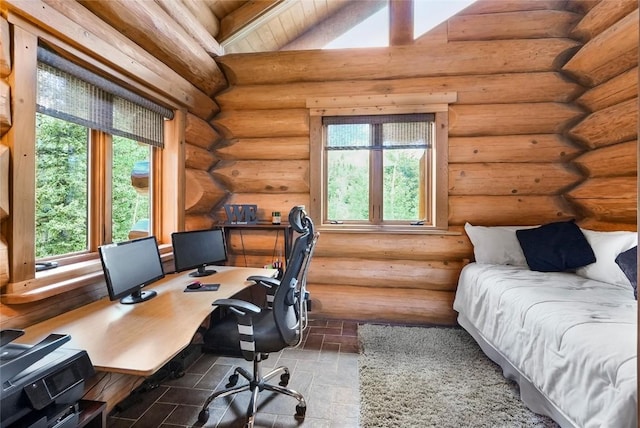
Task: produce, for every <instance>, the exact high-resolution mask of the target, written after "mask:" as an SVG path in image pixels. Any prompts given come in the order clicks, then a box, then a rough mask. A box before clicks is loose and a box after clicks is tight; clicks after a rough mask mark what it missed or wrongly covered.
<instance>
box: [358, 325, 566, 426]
mask: <svg viewBox="0 0 640 428" xmlns="http://www.w3.org/2000/svg"><path fill="white" fill-rule="evenodd" d="M358 335H359V340H360V346H361V348H360V349H361V351H360V357H359V367H360V368H359V370H360V425H361V426H362V427H363V428H372V427H389V428H391V427H393V428H397V427H438V428H443V427H452V428H453V427H455V428H458V427H474V428H478V427H487V428H489V427H490V428H496V427H504V428H507V427H508V428H512V427H546V428H549V427H557V426H558V425H557V424H556V423H555V422H553V421H552V420H551V419H549V418H547V417H544V416H540V415H537V414H535V413H533V412H531V411H530V410H529V409H527V408H526V407H525V405H524V404H523V403H522V401H520V398H519V392H518V386H517V385H516V384H515V383H514V382H511V381H508V380H507V379H505V378H504V377H503V376H502V370H501V369H500V367H499V366H498V365H497V364H495V363H494V362H493V361H491V360H489V359H488V358H487V357H486V356H485V355H484V354H483V353H482V351H481V350H480V347H479V346H478V345H477V344H476V343H475V341H474V340H473V339H472V338H471V336H470V335H469V334H468V333H467V332H466V331H464V330H462V329H458V328H438V327H431V328H424V327H396V326H380V325H369V324H367V325H361V326H360V327H358Z"/></svg>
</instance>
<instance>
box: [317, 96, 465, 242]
mask: <svg viewBox="0 0 640 428" xmlns="http://www.w3.org/2000/svg"><path fill="white" fill-rule="evenodd" d="M432 96H438V97H439V98H438V99H439V100H449V99H455V94H436V95H432ZM402 99H408V100H414V99H416V96H409V95H407V96H404V97H403V96H397V97H396V99H387V98H384V97H378V98H376V97H374V96H366V98H364V97H363V98H358V97H344V99H339V98H336V97H333V98H331V99H314V100H308V102H307V105H310V106H313V108H312V109H311V110H310V115H311V153H310V158H311V165H312V170H311V175H310V188H311V203H312V207H311V208H312V209H311V214H312V216H313V217H314V220H315V222H316V223H317V224H319V225H320V227H322V228H324V229H325V230H334V231H339V230H342V231H351V230H359V231H367V230H370V231H385V230H389V231H394V232H397V231H425V230H433V229H438V230H440V229H446V228H447V204H448V202H447V196H448V186H447V165H446V162H447V132H448V131H447V125H448V123H447V122H448V120H447V116H448V113H447V111H448V106H447V105H446V104H438V105H415V104H412V105H406V106H398V101H401V100H402ZM381 101H382V102H385V101H386V102H387V103H389V104H394V105H388V106H381V105H380V103H381ZM323 102H327V103H328V105H327V106H326V107H325V106H323ZM342 102H344V103H345V104H347V105H348V103H353V105H355V106H357V107H346V106H344V105H343V104H340V105H337V104H339V103H342ZM363 103H376V104H374V106H375V108H371V107H370V106H368V105H362V104H363ZM372 113H373V114H372ZM315 165H318V167H317V168H316V167H315Z"/></svg>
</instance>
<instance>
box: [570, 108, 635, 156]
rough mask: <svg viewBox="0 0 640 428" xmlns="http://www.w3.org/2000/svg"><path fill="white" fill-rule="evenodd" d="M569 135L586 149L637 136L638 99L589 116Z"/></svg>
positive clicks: (572, 129)
mask: <svg viewBox="0 0 640 428" xmlns="http://www.w3.org/2000/svg"><path fill="white" fill-rule="evenodd" d="M569 135H570V136H571V137H573V138H574V139H575V140H576V141H580V142H582V143H583V144H585V145H586V146H587V147H591V148H596V147H602V146H610V145H612V144H617V143H621V142H624V141H629V140H631V139H635V138H636V137H637V135H638V98H634V99H632V100H628V101H624V102H622V103H620V104H616V105H613V106H611V107H607V108H606V109H604V110H600V111H597V112H595V113H592V114H590V115H589V116H587V117H586V118H584V120H582V121H581V122H580V123H578V124H577V125H576V126H574V127H573V128H571V130H570V131H569Z"/></svg>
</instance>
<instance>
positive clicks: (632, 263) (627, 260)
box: [616, 245, 638, 300]
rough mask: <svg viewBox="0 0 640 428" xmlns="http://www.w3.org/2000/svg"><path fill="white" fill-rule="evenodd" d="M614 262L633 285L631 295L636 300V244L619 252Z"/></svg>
mask: <svg viewBox="0 0 640 428" xmlns="http://www.w3.org/2000/svg"><path fill="white" fill-rule="evenodd" d="M616 263H617V265H618V266H620V270H622V272H624V274H625V275H626V276H627V278H628V279H629V282H630V283H631V286H632V287H633V297H635V298H636V300H638V246H637V245H636V246H635V247H633V248H631V249H629V250H627V251H625V252H623V253H620V254H619V255H618V257H616Z"/></svg>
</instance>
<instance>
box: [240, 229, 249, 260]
mask: <svg viewBox="0 0 640 428" xmlns="http://www.w3.org/2000/svg"><path fill="white" fill-rule="evenodd" d="M239 232H240V246H241V247H242V257H244V267H249V265H248V264H247V252H246V251H245V250H244V239H243V236H242V229H240V230H239Z"/></svg>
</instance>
